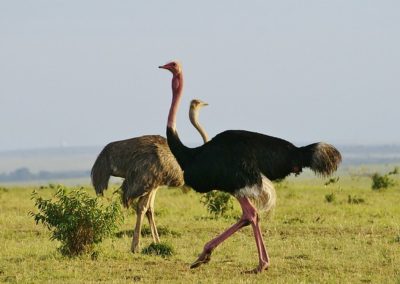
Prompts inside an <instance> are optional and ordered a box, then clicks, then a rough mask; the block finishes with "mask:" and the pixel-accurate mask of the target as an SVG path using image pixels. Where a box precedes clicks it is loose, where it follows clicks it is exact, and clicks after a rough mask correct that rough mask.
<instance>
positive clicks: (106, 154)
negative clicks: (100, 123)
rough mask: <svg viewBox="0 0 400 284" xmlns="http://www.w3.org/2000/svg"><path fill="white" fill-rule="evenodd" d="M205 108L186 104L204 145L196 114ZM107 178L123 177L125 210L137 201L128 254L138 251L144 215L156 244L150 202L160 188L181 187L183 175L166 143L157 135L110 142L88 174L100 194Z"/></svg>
mask: <svg viewBox="0 0 400 284" xmlns="http://www.w3.org/2000/svg"><path fill="white" fill-rule="evenodd" d="M205 105H207V104H206V103H204V102H202V101H200V100H192V101H191V103H190V110H189V118H190V121H191V122H192V124H193V125H194V127H195V128H196V129H197V130H198V131H199V132H200V134H201V136H202V137H203V139H204V142H206V141H207V140H208V138H207V134H206V133H205V131H204V130H203V128H202V127H201V126H200V125H199V123H198V121H197V118H198V111H199V109H200V108H201V107H202V106H205ZM110 176H115V177H121V178H124V181H123V183H122V186H121V189H122V201H123V204H124V206H125V207H128V206H129V205H130V203H131V201H132V200H134V199H136V198H139V200H138V203H137V207H136V214H137V220H136V226H135V231H134V234H133V239H132V247H131V250H132V252H138V251H139V249H140V234H141V227H142V222H143V218H144V214H146V216H147V218H148V220H149V224H150V229H151V233H152V237H153V241H154V242H159V241H160V239H159V236H158V232H157V227H156V225H155V222H154V200H155V196H156V193H157V190H158V188H159V187H160V186H170V187H178V186H182V185H183V184H184V181H183V173H182V170H181V168H180V167H179V165H178V163H177V161H176V159H175V157H174V155H172V153H171V151H170V149H169V147H168V143H167V140H166V139H165V138H164V137H162V136H159V135H145V136H141V137H135V138H131V139H126V140H121V141H115V142H111V143H109V144H108V145H106V146H105V147H104V149H103V150H102V151H101V152H100V154H99V156H98V157H97V159H96V161H95V163H94V165H93V167H92V172H91V178H92V184H93V186H94V188H95V190H96V193H97V194H103V191H104V190H105V189H107V187H108V181H109V179H110Z"/></svg>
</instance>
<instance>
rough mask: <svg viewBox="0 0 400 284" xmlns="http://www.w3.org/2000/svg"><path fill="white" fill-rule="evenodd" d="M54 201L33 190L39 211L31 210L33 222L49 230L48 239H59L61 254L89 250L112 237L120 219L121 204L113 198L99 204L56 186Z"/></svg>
mask: <svg viewBox="0 0 400 284" xmlns="http://www.w3.org/2000/svg"><path fill="white" fill-rule="evenodd" d="M54 197H55V200H54V201H53V200H51V199H48V200H46V199H43V198H41V197H39V196H38V194H37V192H36V191H34V192H33V193H32V199H33V200H34V201H35V205H36V207H37V208H38V209H39V213H33V212H30V214H31V215H32V217H33V218H34V219H35V222H36V224H38V223H42V224H43V225H45V226H47V228H48V229H49V230H50V231H51V233H52V235H51V239H52V240H58V241H60V242H61V247H60V252H61V253H62V254H63V255H69V256H74V255H79V254H82V253H85V252H86V253H88V252H91V251H92V250H93V248H94V245H95V244H97V243H100V242H101V241H102V240H103V238H105V237H107V236H111V235H112V234H113V233H114V231H115V230H116V229H117V227H118V223H120V222H121V221H122V214H121V206H120V203H119V202H117V201H113V202H112V203H111V204H109V205H108V206H103V205H101V204H99V203H98V201H99V199H97V198H92V197H90V196H89V195H88V194H87V193H86V192H85V191H83V190H82V188H80V189H75V190H73V191H71V192H70V193H67V192H66V188H65V187H63V186H60V185H58V189H57V192H56V194H55V195H54Z"/></svg>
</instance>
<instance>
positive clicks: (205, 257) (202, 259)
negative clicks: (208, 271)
mask: <svg viewBox="0 0 400 284" xmlns="http://www.w3.org/2000/svg"><path fill="white" fill-rule="evenodd" d="M210 260H211V252H204V251H203V252H202V253H201V254H200V256H199V258H198V259H197V260H196V261H195V262H193V263H192V264H191V265H190V268H197V267H199V266H200V265H202V264H206V263H208V262H209V261H210Z"/></svg>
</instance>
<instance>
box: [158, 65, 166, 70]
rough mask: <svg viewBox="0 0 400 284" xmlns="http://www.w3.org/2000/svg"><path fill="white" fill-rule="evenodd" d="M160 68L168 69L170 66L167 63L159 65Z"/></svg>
mask: <svg viewBox="0 0 400 284" xmlns="http://www.w3.org/2000/svg"><path fill="white" fill-rule="evenodd" d="M158 68H161V69H167V70H168V67H167V65H162V66H158Z"/></svg>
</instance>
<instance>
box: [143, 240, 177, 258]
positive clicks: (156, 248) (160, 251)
mask: <svg viewBox="0 0 400 284" xmlns="http://www.w3.org/2000/svg"><path fill="white" fill-rule="evenodd" d="M142 253H143V254H152V255H158V256H161V257H168V256H171V255H173V254H174V253H175V251H174V248H173V247H172V246H171V245H170V244H167V243H151V244H150V245H149V246H148V247H147V248H144V249H143V250H142Z"/></svg>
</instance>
